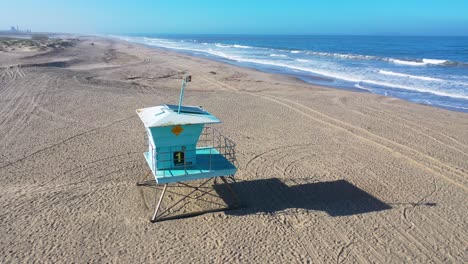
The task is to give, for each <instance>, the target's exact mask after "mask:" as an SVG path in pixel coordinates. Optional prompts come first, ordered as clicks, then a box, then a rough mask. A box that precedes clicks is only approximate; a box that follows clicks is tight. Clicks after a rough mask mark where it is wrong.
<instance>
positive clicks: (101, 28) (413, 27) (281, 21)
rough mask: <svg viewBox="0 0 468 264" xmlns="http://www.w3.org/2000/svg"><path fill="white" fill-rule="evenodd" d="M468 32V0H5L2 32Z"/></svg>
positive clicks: (1, 5)
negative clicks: (17, 27)
mask: <svg viewBox="0 0 468 264" xmlns="http://www.w3.org/2000/svg"><path fill="white" fill-rule="evenodd" d="M16 25H17V26H19V27H20V29H31V30H33V31H46V32H68V33H101V34H130V33H133V34H144V33H153V34H158V33H159V34H320V35H374V34H377V35H433V36H434V35H436V36H447V35H449V36H468V0H269V1H267V0H217V1H215V0H198V1H181V0H165V1H162V0H133V1H129V0H113V1H111V0H94V1H93V0H70V1H66V0H0V29H7V28H10V26H16Z"/></svg>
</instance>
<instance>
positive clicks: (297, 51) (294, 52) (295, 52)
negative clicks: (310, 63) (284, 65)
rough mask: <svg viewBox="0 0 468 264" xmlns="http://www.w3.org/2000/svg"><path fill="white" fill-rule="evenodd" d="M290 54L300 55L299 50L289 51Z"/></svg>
mask: <svg viewBox="0 0 468 264" xmlns="http://www.w3.org/2000/svg"><path fill="white" fill-rule="evenodd" d="M291 53H293V54H297V53H301V51H300V50H291Z"/></svg>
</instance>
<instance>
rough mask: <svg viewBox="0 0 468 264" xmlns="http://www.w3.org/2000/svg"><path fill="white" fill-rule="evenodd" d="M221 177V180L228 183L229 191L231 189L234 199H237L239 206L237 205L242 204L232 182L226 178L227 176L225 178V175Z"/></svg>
mask: <svg viewBox="0 0 468 264" xmlns="http://www.w3.org/2000/svg"><path fill="white" fill-rule="evenodd" d="M220 178H221V180H222V181H223V182H224V183H225V184H226V186H227V188H228V189H229V191H230V192H231V194H232V197H234V200H235V202H236V207H237V206H240V205H241V204H240V200H239V197H237V194H236V192H235V191H234V189H232V186H231V184H230V183H229V182H228V181H227V180H226V178H224V176H221V177H220Z"/></svg>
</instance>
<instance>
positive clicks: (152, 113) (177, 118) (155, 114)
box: [136, 105, 221, 127]
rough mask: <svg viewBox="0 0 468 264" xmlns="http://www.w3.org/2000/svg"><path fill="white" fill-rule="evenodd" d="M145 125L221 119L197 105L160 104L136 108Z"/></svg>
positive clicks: (217, 120) (186, 123) (204, 122)
mask: <svg viewBox="0 0 468 264" xmlns="http://www.w3.org/2000/svg"><path fill="white" fill-rule="evenodd" d="M136 112H137V114H138V116H139V117H140V119H141V121H143V123H144V124H145V127H164V126H174V125H189V124H214V123H221V121H220V120H219V119H218V118H217V117H215V116H214V115H212V114H210V113H208V112H207V111H206V110H204V109H203V108H201V107H199V106H182V107H181V111H180V114H178V113H177V106H176V105H160V106H153V107H148V108H141V109H138V110H136Z"/></svg>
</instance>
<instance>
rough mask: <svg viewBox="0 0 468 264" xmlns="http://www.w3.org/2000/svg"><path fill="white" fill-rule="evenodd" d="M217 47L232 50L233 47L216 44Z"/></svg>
mask: <svg viewBox="0 0 468 264" xmlns="http://www.w3.org/2000/svg"><path fill="white" fill-rule="evenodd" d="M215 46H216V47H219V48H230V47H231V46H230V45H223V44H220V43H216V44H215Z"/></svg>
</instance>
